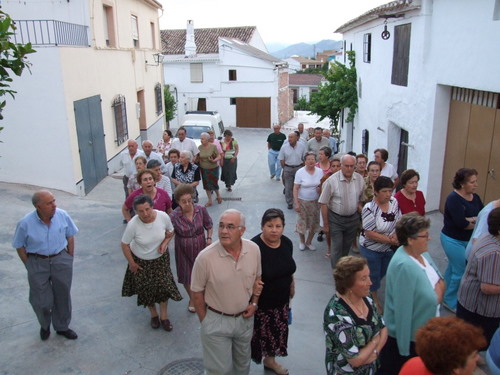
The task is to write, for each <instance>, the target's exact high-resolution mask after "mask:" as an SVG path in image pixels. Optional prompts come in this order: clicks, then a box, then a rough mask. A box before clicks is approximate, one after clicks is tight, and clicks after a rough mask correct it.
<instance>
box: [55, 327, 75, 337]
mask: <svg viewBox="0 0 500 375" xmlns="http://www.w3.org/2000/svg"><path fill="white" fill-rule="evenodd" d="M56 332H57V334H58V335H61V336H64V337H66V338H67V339H68V340H76V339H77V338H78V335H77V334H76V332H75V331H73V330H72V329H69V328H68V329H67V330H66V331H56Z"/></svg>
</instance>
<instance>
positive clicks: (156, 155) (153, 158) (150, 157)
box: [144, 151, 166, 173]
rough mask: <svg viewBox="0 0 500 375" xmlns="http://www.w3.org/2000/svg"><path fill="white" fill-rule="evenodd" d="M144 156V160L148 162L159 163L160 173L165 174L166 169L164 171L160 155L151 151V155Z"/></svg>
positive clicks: (163, 163)
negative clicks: (155, 161)
mask: <svg viewBox="0 0 500 375" xmlns="http://www.w3.org/2000/svg"><path fill="white" fill-rule="evenodd" d="M144 156H145V157H146V159H147V160H148V161H150V160H158V161H159V162H160V165H161V172H162V173H165V172H166V169H165V162H164V161H163V158H162V156H161V155H160V154H158V153H157V152H154V151H151V153H150V154H149V156H148V155H146V154H144Z"/></svg>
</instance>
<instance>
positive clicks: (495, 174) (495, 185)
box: [484, 109, 500, 204]
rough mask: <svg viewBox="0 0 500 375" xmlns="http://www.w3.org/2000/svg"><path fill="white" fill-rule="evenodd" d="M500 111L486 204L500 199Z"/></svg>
mask: <svg viewBox="0 0 500 375" xmlns="http://www.w3.org/2000/svg"><path fill="white" fill-rule="evenodd" d="M499 150H500V109H497V110H496V111H495V129H494V132H493V137H492V141H491V153H490V159H489V163H488V172H487V174H486V182H485V193H484V204H486V203H488V202H491V201H493V200H496V199H500V152H499Z"/></svg>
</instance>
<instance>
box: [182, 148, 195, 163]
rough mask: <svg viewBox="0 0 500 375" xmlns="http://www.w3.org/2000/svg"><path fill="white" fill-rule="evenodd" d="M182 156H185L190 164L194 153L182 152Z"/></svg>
mask: <svg viewBox="0 0 500 375" xmlns="http://www.w3.org/2000/svg"><path fill="white" fill-rule="evenodd" d="M180 154H181V155H184V156H185V157H187V158H188V159H189V161H190V162H191V161H192V160H193V153H192V152H191V151H189V150H184V151H181V153H180Z"/></svg>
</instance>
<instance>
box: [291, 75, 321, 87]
mask: <svg viewBox="0 0 500 375" xmlns="http://www.w3.org/2000/svg"><path fill="white" fill-rule="evenodd" d="M288 79H289V83H288V85H289V86H319V84H320V83H321V81H325V77H323V75H321V74H300V73H297V74H290V75H289V76H288Z"/></svg>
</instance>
